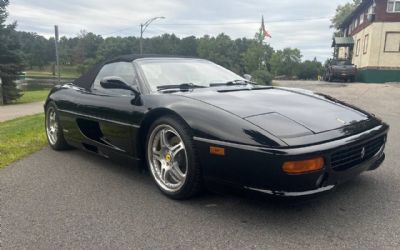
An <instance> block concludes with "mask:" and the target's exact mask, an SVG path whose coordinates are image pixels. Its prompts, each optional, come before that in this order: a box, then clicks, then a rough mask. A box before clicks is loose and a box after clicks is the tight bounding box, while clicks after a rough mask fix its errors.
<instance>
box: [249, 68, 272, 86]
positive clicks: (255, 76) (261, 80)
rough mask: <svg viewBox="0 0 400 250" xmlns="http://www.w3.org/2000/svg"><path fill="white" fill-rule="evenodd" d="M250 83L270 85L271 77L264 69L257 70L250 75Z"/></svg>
mask: <svg viewBox="0 0 400 250" xmlns="http://www.w3.org/2000/svg"><path fill="white" fill-rule="evenodd" d="M251 76H252V81H254V82H255V83H257V84H261V85H270V84H271V82H272V78H273V77H272V75H271V73H269V72H268V70H266V69H257V70H255V71H253V72H252V73H251Z"/></svg>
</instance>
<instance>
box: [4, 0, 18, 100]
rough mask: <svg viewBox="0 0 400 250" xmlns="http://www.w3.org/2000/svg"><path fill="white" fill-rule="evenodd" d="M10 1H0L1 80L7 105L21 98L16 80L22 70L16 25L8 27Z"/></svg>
mask: <svg viewBox="0 0 400 250" xmlns="http://www.w3.org/2000/svg"><path fill="white" fill-rule="evenodd" d="M8 4H9V1H8V0H0V78H1V80H2V91H1V92H2V96H1V98H2V103H3V104H7V103H10V102H12V101H13V100H15V99H17V98H19V97H21V93H20V91H19V90H18V89H17V87H16V84H15V82H14V81H15V80H16V79H17V78H18V75H19V74H20V72H21V70H22V68H23V67H22V60H21V55H20V51H19V43H18V38H17V35H16V32H15V27H16V23H13V24H10V25H6V24H5V21H6V18H7V15H8V13H7V9H6V8H7V6H8Z"/></svg>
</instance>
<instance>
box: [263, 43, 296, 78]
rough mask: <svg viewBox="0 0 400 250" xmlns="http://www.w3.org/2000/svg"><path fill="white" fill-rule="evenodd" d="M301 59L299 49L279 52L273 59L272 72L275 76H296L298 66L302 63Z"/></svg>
mask: <svg viewBox="0 0 400 250" xmlns="http://www.w3.org/2000/svg"><path fill="white" fill-rule="evenodd" d="M301 57H302V55H301V52H300V50H299V49H291V48H286V49H284V50H278V51H276V52H275V53H274V54H273V55H272V57H271V61H270V64H271V72H272V73H273V74H274V75H275V76H286V77H293V76H296V73H297V72H298V66H299V65H300V63H301Z"/></svg>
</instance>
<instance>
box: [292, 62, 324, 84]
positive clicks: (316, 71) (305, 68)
mask: <svg viewBox="0 0 400 250" xmlns="http://www.w3.org/2000/svg"><path fill="white" fill-rule="evenodd" d="M322 71H323V67H322V64H321V63H320V62H318V61H317V59H316V58H314V60H313V61H310V60H306V61H304V62H302V63H301V64H300V65H299V68H298V73H297V76H298V77H299V79H303V80H316V79H318V76H319V75H321V74H322Z"/></svg>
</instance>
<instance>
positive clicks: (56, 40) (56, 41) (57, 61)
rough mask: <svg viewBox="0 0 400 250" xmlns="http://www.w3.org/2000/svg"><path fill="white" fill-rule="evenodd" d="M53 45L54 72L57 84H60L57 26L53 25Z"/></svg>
mask: <svg viewBox="0 0 400 250" xmlns="http://www.w3.org/2000/svg"><path fill="white" fill-rule="evenodd" d="M54 45H55V47H56V70H57V76H58V84H60V81H61V74H60V56H59V52H58V25H54Z"/></svg>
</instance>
